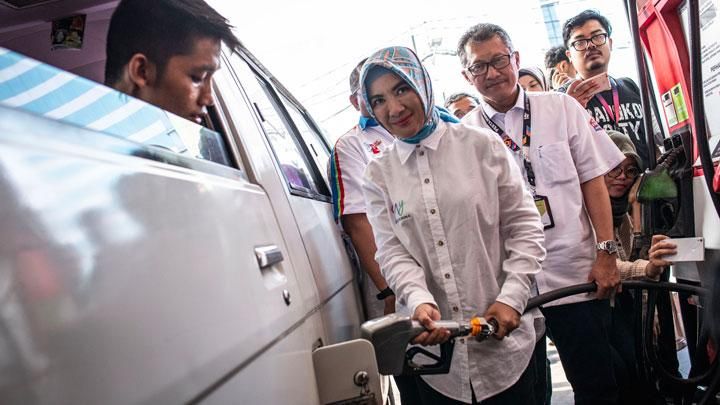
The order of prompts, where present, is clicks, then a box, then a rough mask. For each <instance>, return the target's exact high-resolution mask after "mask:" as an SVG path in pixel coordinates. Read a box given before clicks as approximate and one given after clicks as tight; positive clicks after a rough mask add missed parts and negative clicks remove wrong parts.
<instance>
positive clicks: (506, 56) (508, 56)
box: [465, 51, 517, 78]
mask: <svg viewBox="0 0 720 405" xmlns="http://www.w3.org/2000/svg"><path fill="white" fill-rule="evenodd" d="M516 53H517V51H510V53H509V54H502V55H496V56H494V57H493V58H492V59H491V60H490V62H476V63H473V64H472V65H470V66H467V67H466V68H465V70H466V71H467V72H468V73H470V76H472V77H473V78H477V77H479V76H482V75H485V74H487V72H488V71H489V70H490V66H492V67H493V69H495V70H500V69H505V68H506V67H508V66H510V64H511V63H512V57H513V56H515V54H516ZM502 59H506V60H507V63H505V64H504V65H502V66H499V67H498V66H495V65H494V64H493V63H492V62H493V61H494V60H502ZM473 66H485V70H484V71H483V72H481V73H474V72H473V70H472V68H473Z"/></svg>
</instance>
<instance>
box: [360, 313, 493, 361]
mask: <svg viewBox="0 0 720 405" xmlns="http://www.w3.org/2000/svg"><path fill="white" fill-rule="evenodd" d="M435 326H436V327H438V328H445V329H447V330H449V331H450V339H448V340H447V341H446V342H445V343H442V344H440V355H439V356H438V355H436V354H434V353H431V352H430V351H428V350H426V349H424V348H422V347H418V346H413V347H410V348H408V347H407V346H408V344H410V342H411V341H412V340H413V339H414V338H415V337H416V336H418V335H419V334H421V333H422V332H424V331H425V328H424V327H423V326H422V325H421V324H420V323H419V322H417V321H413V320H412V319H410V317H403V316H399V315H396V314H392V315H387V316H384V317H381V318H377V319H373V320H370V321H367V322H365V323H364V324H363V325H362V327H361V333H362V337H363V338H365V339H367V340H369V341H370V342H371V343H372V344H373V346H374V347H375V357H376V359H377V363H378V370H379V371H380V373H381V374H384V375H421V374H445V373H448V372H449V371H450V365H451V362H452V354H453V349H454V347H455V339H456V338H458V337H464V336H475V337H476V339H478V340H484V339H485V338H487V337H488V336H490V335H492V334H494V333H495V332H496V331H497V322H495V320H494V319H493V320H490V321H489V322H488V321H485V319H483V318H473V319H472V320H471V321H470V322H462V323H460V322H455V321H436V322H435ZM480 337H482V339H481V338H480ZM417 355H422V356H424V357H426V359H427V360H432V361H434V362H432V363H425V362H423V363H420V362H419V361H417V360H416V356H417Z"/></svg>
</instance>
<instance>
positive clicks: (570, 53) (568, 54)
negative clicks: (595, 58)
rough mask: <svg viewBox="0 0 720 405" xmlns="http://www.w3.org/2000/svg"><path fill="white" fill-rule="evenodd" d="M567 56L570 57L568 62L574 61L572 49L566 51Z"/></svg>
mask: <svg viewBox="0 0 720 405" xmlns="http://www.w3.org/2000/svg"><path fill="white" fill-rule="evenodd" d="M565 56H567V57H568V60H570V61H572V60H573V57H572V52H570V48H568V50H567V51H565Z"/></svg>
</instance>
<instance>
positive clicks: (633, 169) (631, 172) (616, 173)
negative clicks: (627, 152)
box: [608, 166, 640, 180]
mask: <svg viewBox="0 0 720 405" xmlns="http://www.w3.org/2000/svg"><path fill="white" fill-rule="evenodd" d="M623 172H624V173H625V178H627V179H630V180H635V179H636V178H637V177H638V176H639V175H640V169H638V168H637V166H628V167H625V168H623V167H620V166H618V167H616V168H614V169H612V170H610V171H609V172H608V176H610V177H611V178H613V179H615V178H618V177H620V173H623Z"/></svg>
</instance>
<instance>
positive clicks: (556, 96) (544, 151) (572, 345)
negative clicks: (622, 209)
mask: <svg viewBox="0 0 720 405" xmlns="http://www.w3.org/2000/svg"><path fill="white" fill-rule="evenodd" d="M458 55H459V57H460V60H461V63H462V65H463V71H462V74H463V76H464V77H465V79H466V80H467V81H468V82H469V83H470V84H471V85H473V86H474V87H475V88H476V89H477V91H478V92H479V93H480V94H481V96H482V100H481V104H480V107H479V108H476V109H475V110H473V111H472V112H471V113H469V114H468V115H466V116H465V117H464V118H463V120H462V121H463V123H466V124H469V125H476V126H480V127H483V128H489V129H490V130H491V131H493V132H494V133H496V134H497V136H499V137H500V138H501V139H502V140H503V141H504V143H505V145H506V146H507V148H508V150H509V151H510V153H511V154H512V156H513V157H514V158H515V161H516V163H517V164H518V165H519V167H520V170H521V172H522V175H523V177H524V179H525V182H526V186H527V187H528V189H529V190H530V191H531V194H532V195H533V197H534V199H535V204H536V206H537V208H538V211H539V212H540V214H541V217H542V220H543V225H544V227H545V248H546V249H547V257H546V259H545V261H544V262H543V271H542V272H541V273H540V274H538V275H537V277H536V282H537V286H538V290H539V292H540V293H545V292H548V291H551V290H556V289H558V288H562V287H567V286H570V285H574V284H582V283H586V282H588V281H594V282H595V283H597V285H598V289H597V293H596V294H584V295H576V296H572V297H567V298H564V299H561V300H556V301H554V302H551V303H549V304H547V305H545V307H544V308H543V310H542V311H543V315H544V316H545V324H546V325H547V327H548V328H549V330H550V332H551V333H552V337H553V341H554V342H555V345H556V347H557V349H558V352H559V354H560V359H561V361H562V364H563V368H564V369H565V374H566V375H567V377H568V380H569V381H570V384H571V385H572V387H573V391H574V393H575V402H576V403H577V404H580V405H581V404H598V403H608V404H613V403H616V401H617V400H618V385H617V381H616V379H615V374H614V370H613V365H612V361H611V358H612V347H611V345H610V342H609V339H608V336H609V328H610V304H609V300H608V297H609V296H611V294H612V293H613V292H614V291H615V289H616V288H617V286H618V284H619V281H620V279H619V273H618V269H617V263H616V258H617V244H616V242H615V238H614V235H613V222H612V212H611V209H610V198H609V197H608V191H607V188H606V187H605V181H604V177H603V176H604V175H605V174H606V173H607V172H609V171H610V170H611V169H613V168H614V167H615V166H617V165H618V164H620V163H621V162H622V161H623V159H625V156H623V154H622V153H621V152H620V151H619V150H618V148H617V147H616V146H615V145H614V144H613V142H612V141H611V140H610V138H609V137H608V136H607V134H606V133H605V131H603V129H602V128H601V127H600V126H598V125H597V123H596V122H595V121H594V120H593V119H592V118H591V117H590V116H589V115H588V114H587V112H586V111H585V110H584V109H583V108H582V107H581V106H580V105H579V104H578V103H577V102H576V101H575V100H574V99H572V98H571V97H568V96H567V95H566V94H562V93H558V92H525V91H524V90H523V89H522V88H521V87H520V86H519V85H518V72H519V64H520V55H519V54H518V52H517V51H515V50H514V48H513V45H512V42H511V40H510V37H509V35H508V34H507V32H506V31H505V30H503V29H502V28H501V27H499V26H497V25H494V24H478V25H476V26H474V27H472V28H471V29H470V30H469V31H468V32H466V33H465V34H464V35H463V36H462V37H461V39H460V41H459V43H458ZM541 325H542V323H541V322H540V324H539V325H537V327H538V329H539V330H538V332H537V333H538V334H539V335H540V336H539V338H540V340H539V341H540V344H539V345H538V346H536V350H542V349H541V348H540V347H539V346H542V343H543V342H544V339H542V333H543V331H542V326H541ZM536 361H537V360H536ZM542 361H544V360H542ZM543 382H544V381H538V384H539V383H543ZM543 400H544V398H537V401H536V403H542V401H543Z"/></svg>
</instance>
